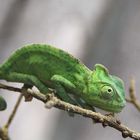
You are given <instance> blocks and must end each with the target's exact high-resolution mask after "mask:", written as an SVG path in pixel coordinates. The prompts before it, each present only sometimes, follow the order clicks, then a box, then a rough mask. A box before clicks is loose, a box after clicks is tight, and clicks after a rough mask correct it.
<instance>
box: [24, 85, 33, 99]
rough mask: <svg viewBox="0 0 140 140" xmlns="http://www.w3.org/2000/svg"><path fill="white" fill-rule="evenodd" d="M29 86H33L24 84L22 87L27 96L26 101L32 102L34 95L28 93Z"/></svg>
mask: <svg viewBox="0 0 140 140" xmlns="http://www.w3.org/2000/svg"><path fill="white" fill-rule="evenodd" d="M28 88H32V86H30V85H26V84H24V85H23V87H22V89H21V90H22V93H23V95H24V97H25V102H30V101H32V99H33V96H32V95H31V94H29V93H28Z"/></svg>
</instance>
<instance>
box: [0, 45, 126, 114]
mask: <svg viewBox="0 0 140 140" xmlns="http://www.w3.org/2000/svg"><path fill="white" fill-rule="evenodd" d="M0 79H4V80H7V81H10V82H20V83H23V84H26V85H28V86H31V87H32V86H36V87H37V88H38V89H39V90H40V92H42V93H43V94H47V93H48V91H49V89H48V88H51V89H54V90H55V91H56V92H55V95H56V96H57V97H58V98H60V99H62V100H63V101H66V102H69V103H72V104H75V105H80V106H82V107H83V108H88V109H92V110H93V109H94V107H98V108H101V109H103V110H106V111H109V112H120V111H121V110H122V109H123V107H124V106H125V103H126V102H125V95H124V86H123V82H122V80H121V79H119V78H118V77H116V76H112V75H110V74H109V72H108V70H107V69H106V68H105V67H104V66H103V65H101V64H96V65H95V69H94V70H90V69H88V68H87V67H86V66H85V65H84V64H83V63H82V62H80V61H79V60H78V59H76V58H74V57H73V56H72V55H70V54H68V53H67V52H65V51H63V50H61V49H57V48H55V47H52V46H49V45H44V44H42V45H41V44H32V45H28V46H25V47H23V48H21V49H19V50H17V51H16V52H15V53H14V54H13V55H11V57H10V58H9V59H8V60H6V61H5V62H4V63H3V64H2V65H1V66H0Z"/></svg>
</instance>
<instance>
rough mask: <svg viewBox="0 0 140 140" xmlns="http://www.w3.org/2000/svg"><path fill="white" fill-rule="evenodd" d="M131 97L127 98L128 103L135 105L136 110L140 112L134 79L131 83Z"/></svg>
mask: <svg viewBox="0 0 140 140" xmlns="http://www.w3.org/2000/svg"><path fill="white" fill-rule="evenodd" d="M129 96H130V97H129V98H126V101H127V102H128V103H131V104H133V105H134V106H135V107H136V109H137V110H138V111H140V102H139V101H138V100H137V97H136V91H135V80H134V78H132V79H131V81H130V87H129Z"/></svg>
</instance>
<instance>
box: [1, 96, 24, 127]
mask: <svg viewBox="0 0 140 140" xmlns="http://www.w3.org/2000/svg"><path fill="white" fill-rule="evenodd" d="M22 98H23V94H22V93H21V94H20V95H19V97H18V100H17V102H16V104H15V106H14V109H13V111H12V113H11V115H10V116H9V118H8V121H7V123H6V124H5V126H4V127H5V128H6V129H7V130H8V128H9V126H10V124H11V123H12V120H13V119H14V117H15V115H16V112H17V109H18V107H19V105H20V103H21V100H22Z"/></svg>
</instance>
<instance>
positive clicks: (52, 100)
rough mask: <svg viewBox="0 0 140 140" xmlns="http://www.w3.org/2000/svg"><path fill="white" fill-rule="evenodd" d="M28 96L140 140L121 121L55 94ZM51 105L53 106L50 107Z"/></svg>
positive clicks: (138, 136) (134, 132) (33, 93)
mask: <svg viewBox="0 0 140 140" xmlns="http://www.w3.org/2000/svg"><path fill="white" fill-rule="evenodd" d="M0 88H3V89H8V90H12V91H17V92H21V91H22V90H21V89H19V88H14V87H10V86H6V85H3V84H2V86H1V84H0ZM26 92H27V94H30V95H32V96H33V97H34V98H36V99H38V100H40V101H42V102H44V103H47V107H48V108H50V107H51V106H54V107H56V108H59V109H62V110H65V111H72V112H74V113H77V114H80V115H82V116H85V117H88V118H91V119H93V120H95V122H99V123H102V125H103V127H105V126H110V127H112V128H115V129H116V130H118V131H120V132H121V133H122V136H123V137H124V138H125V137H130V138H133V139H135V140H140V133H138V132H136V131H134V130H131V129H130V128H128V127H127V126H125V125H123V124H121V122H120V121H118V120H116V119H115V118H114V117H111V116H105V115H102V114H100V113H97V112H93V111H91V110H87V109H83V108H81V107H79V106H75V105H72V104H69V103H66V102H64V101H61V100H60V99H58V98H56V97H55V96H54V95H53V94H48V96H45V95H44V94H42V93H40V92H34V91H33V90H27V91H26ZM50 104H51V106H50Z"/></svg>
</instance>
